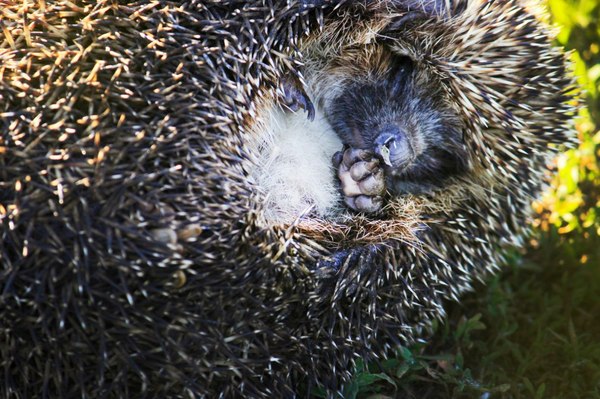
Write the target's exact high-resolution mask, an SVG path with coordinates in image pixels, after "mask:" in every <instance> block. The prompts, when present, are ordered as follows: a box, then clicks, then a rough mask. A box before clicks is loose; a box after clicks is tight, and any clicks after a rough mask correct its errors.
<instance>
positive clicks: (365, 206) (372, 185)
mask: <svg viewBox="0 0 600 399" xmlns="http://www.w3.org/2000/svg"><path fill="white" fill-rule="evenodd" d="M333 164H334V166H335V167H336V168H337V175H338V178H339V179H340V185H341V188H342V193H343V195H344V202H345V203H346V205H348V207H350V208H351V209H353V210H355V211H358V212H365V213H374V212H377V211H378V210H380V209H381V207H382V206H383V194H384V192H385V177H384V174H383V169H382V168H381V166H380V164H379V160H378V159H377V158H376V157H375V154H373V152H371V151H367V150H360V149H358V150H357V149H353V148H348V149H347V150H345V151H343V152H342V151H339V152H337V153H335V155H334V156H333Z"/></svg>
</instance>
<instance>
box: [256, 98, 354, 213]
mask: <svg viewBox="0 0 600 399" xmlns="http://www.w3.org/2000/svg"><path fill="white" fill-rule="evenodd" d="M266 107H267V108H270V109H267V110H265V111H266V112H265V111H263V112H261V115H263V119H262V120H260V121H257V123H256V124H255V125H254V126H253V129H252V130H253V136H254V138H255V140H253V143H252V145H250V148H251V152H252V153H253V154H254V160H255V162H254V163H255V165H256V167H255V168H254V169H253V170H252V171H251V175H252V177H253V178H254V181H255V184H256V185H257V187H258V189H259V190H260V191H261V192H262V193H263V194H264V196H265V203H264V210H265V214H264V217H265V219H266V220H267V222H269V223H273V224H285V223H292V222H294V221H295V220H297V219H298V218H299V217H301V216H303V215H305V214H308V213H311V214H312V215H314V216H320V217H325V218H328V217H331V216H334V215H335V214H337V213H339V211H340V210H341V206H340V204H339V199H340V196H339V193H338V184H337V181H336V179H335V174H334V170H333V166H332V163H331V157H332V156H333V154H334V153H335V152H336V151H339V150H341V149H342V142H341V141H340V139H339V138H338V136H337V135H336V134H335V132H334V131H333V130H332V129H331V126H330V125H329V123H328V122H327V120H326V119H325V117H324V116H323V113H322V112H321V111H320V110H319V109H318V108H317V109H316V117H315V119H314V121H312V122H311V121H309V120H308V119H307V116H306V113H305V112H302V111H298V112H296V113H294V112H290V111H287V110H284V109H282V108H281V107H279V106H276V105H273V104H272V103H271V104H269V105H266ZM265 114H266V115H265Z"/></svg>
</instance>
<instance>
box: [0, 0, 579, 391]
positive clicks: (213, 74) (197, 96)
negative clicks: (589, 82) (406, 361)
mask: <svg viewBox="0 0 600 399" xmlns="http://www.w3.org/2000/svg"><path fill="white" fill-rule="evenodd" d="M2 13H3V18H2V21H0V28H1V32H2V33H1V34H0V82H2V85H1V86H0V128H1V130H0V131H1V132H2V135H1V138H0V165H1V167H0V188H1V189H0V221H1V223H0V226H1V227H0V232H1V234H2V239H1V240H0V259H1V268H0V288H1V289H0V320H2V323H0V342H1V344H0V357H1V359H2V362H1V367H2V377H0V396H2V397H7V398H26V397H37V396H42V397H74V396H77V397H207V398H212V397H223V398H233V397H249V398H261V397H308V396H310V394H311V392H312V391H313V390H314V389H315V388H316V387H319V388H321V389H323V390H324V392H326V395H327V396H328V397H340V396H341V395H342V393H341V392H342V390H343V386H344V384H345V383H347V382H348V381H349V379H350V378H351V375H352V370H353V367H354V366H355V364H356V361H357V360H358V359H362V360H363V361H366V362H369V361H377V360H379V359H383V358H385V357H386V356H388V355H389V354H390V353H393V352H394V351H395V350H396V349H397V348H399V347H400V346H402V345H408V344H410V343H412V342H414V341H415V340H416V339H418V338H421V337H426V336H427V334H428V333H429V331H430V327H431V324H432V322H433V321H434V320H443V318H444V314H445V313H444V305H445V303H446V302H447V301H458V300H459V298H460V296H461V294H462V293H464V292H466V291H469V290H470V289H471V288H472V285H473V283H474V281H476V280H483V279H484V278H485V277H486V276H487V275H489V274H490V273H493V272H494V271H496V270H497V269H498V268H499V266H500V265H501V264H502V261H503V254H504V253H505V252H506V250H507V249H508V248H511V247H514V246H518V245H520V244H521V241H522V237H524V235H525V234H526V233H527V228H526V222H527V220H528V218H529V217H530V202H531V200H532V199H533V198H535V195H536V194H538V193H539V192H540V190H541V189H542V188H543V186H544V182H545V179H546V175H547V172H546V171H547V168H546V165H547V163H548V162H549V161H550V160H551V158H552V157H553V156H554V154H556V152H557V149H560V148H562V147H564V146H565V145H567V146H568V145H570V144H572V143H573V142H574V138H573V135H572V133H571V129H570V128H569V124H568V121H569V119H570V118H571V117H572V115H573V102H572V97H573V94H572V93H573V90H572V86H573V84H572V80H571V78H570V77H569V74H568V73H567V66H566V65H567V64H566V61H565V57H564V55H563V53H562V52H561V51H560V49H558V48H556V47H555V46H554V45H553V44H552V41H551V40H552V32H550V31H549V30H548V29H547V28H546V26H545V25H544V23H543V22H542V21H541V19H540V18H539V14H538V12H537V10H536V8H535V7H534V6H532V5H528V4H523V3H521V2H519V1H517V0H493V1H492V0H487V1H486V0H451V1H450V0H447V1H442V0H393V1H392V0H362V1H331V0H288V1H286V2H271V1H267V0H250V1H237V0H214V1H213V0H208V1H190V2H185V3H181V4H180V3H171V2H159V1H149V0H140V1H137V2H132V3H125V2H113V1H109V0H99V1H93V2H92V1H88V0H77V1H73V2H63V1H53V0H52V1H50V0H46V1H43V2H36V3H29V2H24V3H20V2H14V3H10V2H9V4H7V5H5V6H4V8H3V10H2ZM303 109H304V111H306V112H303Z"/></svg>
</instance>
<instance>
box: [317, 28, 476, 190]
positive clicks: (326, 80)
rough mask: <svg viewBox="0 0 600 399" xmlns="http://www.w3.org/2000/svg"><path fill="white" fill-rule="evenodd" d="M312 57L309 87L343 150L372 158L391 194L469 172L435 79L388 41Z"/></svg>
mask: <svg viewBox="0 0 600 399" xmlns="http://www.w3.org/2000/svg"><path fill="white" fill-rule="evenodd" d="M370 28H371V30H369V29H365V31H364V36H363V39H364V37H366V35H368V34H369V32H372V31H373V27H370ZM388 33H389V32H388ZM392 33H393V32H392ZM321 46H326V43H325V44H323V43H322V44H321ZM332 50H333V51H332ZM327 51H331V52H330V53H329V54H331V53H333V54H334V55H333V56H327V54H324V52H325V53H326V52H327ZM313 54H318V55H320V56H321V57H320V59H318V60H317V61H316V62H312V63H311V62H309V63H308V65H307V66H308V68H311V67H317V68H319V69H320V71H319V72H318V73H316V74H314V75H313V82H316V83H315V84H314V86H315V87H316V91H317V99H316V100H317V101H318V102H319V105H320V106H321V107H322V108H323V109H324V113H325V116H326V118H327V119H328V121H329V123H330V124H331V125H332V127H333V129H334V131H335V132H336V133H337V134H338V136H339V137H340V138H341V139H342V141H343V142H344V144H345V145H347V146H348V147H350V148H355V149H364V150H369V151H372V152H374V153H375V154H376V156H377V157H378V158H379V159H380V161H381V164H382V165H383V168H384V170H385V176H386V186H387V189H388V190H389V191H390V192H392V193H394V194H405V193H423V192H429V191H431V190H433V189H435V188H437V187H441V186H443V185H444V183H445V182H446V181H447V180H448V179H449V178H451V177H453V176H458V175H461V174H462V173H463V172H465V171H466V170H467V169H468V161H467V160H468V156H467V153H466V149H465V146H464V143H463V140H462V134H463V133H462V130H463V128H462V126H461V122H460V120H459V118H458V116H457V115H456V114H455V112H454V111H453V110H452V107H451V106H450V104H449V100H448V99H447V98H446V95H445V93H444V91H443V89H442V86H441V83H440V81H439V77H437V76H433V75H432V74H431V73H430V72H429V71H428V70H427V68H425V67H424V66H423V65H422V64H421V62H420V61H418V60H414V59H412V58H411V57H409V56H407V55H401V54H398V53H397V52H395V51H394V50H393V47H392V46H391V43H389V40H388V37H387V36H385V35H384V34H377V35H374V36H373V40H357V41H356V42H355V43H352V44H351V45H348V46H344V47H339V48H325V47H323V48H321V49H320V50H319V51H317V52H315V53H313ZM309 75H310V71H309Z"/></svg>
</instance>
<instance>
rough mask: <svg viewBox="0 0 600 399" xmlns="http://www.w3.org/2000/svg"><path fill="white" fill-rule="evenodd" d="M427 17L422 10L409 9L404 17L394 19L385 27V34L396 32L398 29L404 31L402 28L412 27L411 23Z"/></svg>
mask: <svg viewBox="0 0 600 399" xmlns="http://www.w3.org/2000/svg"><path fill="white" fill-rule="evenodd" d="M426 18H427V15H426V14H425V13H424V12H423V11H421V10H415V11H408V12H407V13H406V14H404V15H403V16H402V17H400V18H398V19H396V20H394V21H393V22H392V23H391V24H389V25H388V26H387V27H386V28H385V30H384V34H385V33H387V32H390V33H395V32H398V31H402V30H404V29H406V28H408V27H410V26H411V25H413V24H414V23H415V22H417V21H420V20H423V19H426Z"/></svg>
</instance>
